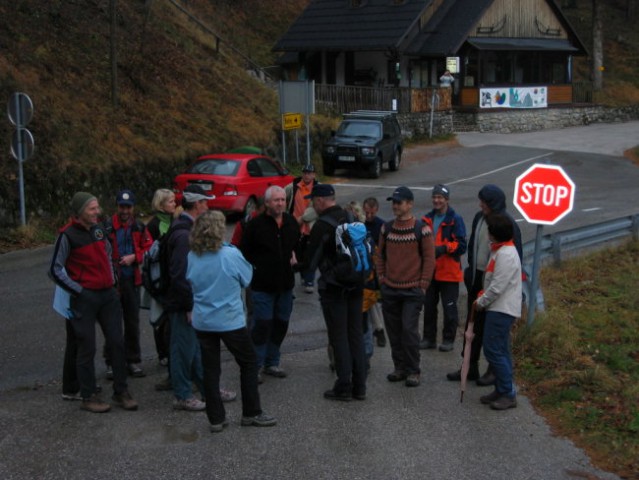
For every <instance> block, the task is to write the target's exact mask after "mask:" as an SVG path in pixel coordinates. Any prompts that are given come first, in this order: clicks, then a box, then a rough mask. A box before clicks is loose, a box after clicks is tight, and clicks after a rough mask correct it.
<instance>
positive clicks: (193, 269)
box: [186, 244, 253, 332]
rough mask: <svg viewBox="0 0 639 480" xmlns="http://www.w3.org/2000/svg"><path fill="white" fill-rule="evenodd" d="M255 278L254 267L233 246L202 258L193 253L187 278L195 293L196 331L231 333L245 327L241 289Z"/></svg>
mask: <svg viewBox="0 0 639 480" xmlns="http://www.w3.org/2000/svg"><path fill="white" fill-rule="evenodd" d="M252 276H253V267H252V266H251V264H250V263H248V262H247V261H246V259H245V258H244V257H243V256H242V253H241V252H240V251H239V250H238V249H237V248H235V247H234V246H232V245H229V244H224V245H223V246H222V248H221V249H220V250H219V251H217V252H205V253H204V254H202V255H197V254H195V253H194V252H190V253H189V254H188V267H187V271H186V278H187V280H188V281H189V283H190V284H191V288H192V290H193V316H192V317H191V320H192V325H193V328H195V329H196V330H203V331H207V332H228V331H232V330H237V329H239V328H242V327H244V326H245V325H246V321H245V318H244V303H243V302H242V288H243V287H247V286H248V285H249V284H250V283H251V277H252Z"/></svg>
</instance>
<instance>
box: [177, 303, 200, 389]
mask: <svg viewBox="0 0 639 480" xmlns="http://www.w3.org/2000/svg"><path fill="white" fill-rule="evenodd" d="M169 321H170V322H171V340H170V344H171V355H170V356H171V362H170V366H169V371H170V374H171V384H172V385H173V394H174V395H175V398H177V399H178V400H187V399H189V398H191V397H192V396H193V392H192V390H191V382H194V383H195V385H196V386H197V388H198V390H199V391H200V393H202V394H203V393H204V387H203V385H202V376H203V374H202V354H201V352H200V344H199V342H198V341H197V337H196V335H195V330H194V329H193V327H192V326H191V325H189V323H187V319H186V312H170V313H169Z"/></svg>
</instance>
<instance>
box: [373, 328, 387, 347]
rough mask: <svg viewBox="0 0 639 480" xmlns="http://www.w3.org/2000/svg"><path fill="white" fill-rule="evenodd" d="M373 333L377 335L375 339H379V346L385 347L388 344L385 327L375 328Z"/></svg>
mask: <svg viewBox="0 0 639 480" xmlns="http://www.w3.org/2000/svg"><path fill="white" fill-rule="evenodd" d="M373 335H374V336H375V339H376V340H377V346H378V347H385V346H386V335H384V329H383V328H379V329H377V330H375V331H374V332H373Z"/></svg>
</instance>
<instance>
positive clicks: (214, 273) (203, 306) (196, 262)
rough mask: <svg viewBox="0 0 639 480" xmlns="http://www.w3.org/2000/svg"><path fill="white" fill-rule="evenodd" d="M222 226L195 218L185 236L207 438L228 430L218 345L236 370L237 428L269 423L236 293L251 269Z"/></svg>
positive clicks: (212, 216)
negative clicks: (239, 414)
mask: <svg viewBox="0 0 639 480" xmlns="http://www.w3.org/2000/svg"><path fill="white" fill-rule="evenodd" d="M225 231H226V220H225V218H224V215H223V214H222V213H221V212H218V211H208V212H205V213H203V214H202V215H200V216H199V217H198V218H197V220H196V221H195V225H194V226H193V230H192V231H191V236H190V241H191V251H190V253H189V255H188V267H187V272H186V278H187V280H188V281H189V282H190V283H191V287H192V290H193V311H192V312H191V315H190V318H191V324H192V325H193V328H194V329H195V331H196V334H197V338H198V341H199V342H200V347H201V350H202V365H203V369H204V394H205V397H206V415H207V417H208V419H209V422H210V423H211V431H212V432H220V431H222V430H223V428H224V427H225V426H226V425H227V424H228V421H227V419H226V411H225V409H224V405H223V404H222V399H221V398H220V340H222V341H223V342H224V345H226V347H227V348H228V350H229V351H230V352H231V353H232V354H233V356H234V357H235V361H236V362H237V364H238V365H239V367H240V384H241V391H242V420H241V425H244V426H249V425H253V426H259V427H267V426H271V425H275V423H276V420H275V418H273V417H271V416H270V415H267V414H265V413H264V412H262V408H261V405H260V395H259V392H258V386H257V358H256V356H255V350H254V349H253V344H252V343H251V338H250V335H249V333H248V330H247V328H246V323H245V318H244V307H243V305H242V297H241V291H242V288H243V287H246V286H248V285H249V283H250V282H251V278H252V276H253V267H251V265H250V264H249V263H248V262H247V261H246V260H245V259H244V257H243V256H242V253H241V252H240V251H239V250H238V249H237V248H235V247H233V246H232V245H229V244H227V243H224V234H225Z"/></svg>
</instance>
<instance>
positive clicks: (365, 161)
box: [322, 110, 403, 178]
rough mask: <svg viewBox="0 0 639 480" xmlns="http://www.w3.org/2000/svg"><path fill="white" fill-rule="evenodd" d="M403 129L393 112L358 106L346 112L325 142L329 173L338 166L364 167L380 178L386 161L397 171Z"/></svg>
mask: <svg viewBox="0 0 639 480" xmlns="http://www.w3.org/2000/svg"><path fill="white" fill-rule="evenodd" d="M402 151H403V143H402V132H401V128H400V126H399V123H398V122H397V117H396V116H395V114H394V113H393V112H384V111H372V110H358V111H355V112H352V113H347V114H345V115H344V120H342V123H341V124H340V126H339V128H338V129H337V132H335V133H334V134H333V137H332V138H331V139H330V140H329V141H328V142H326V143H325V144H324V147H323V149H322V161H323V166H324V174H325V175H333V174H334V173H335V170H336V169H338V168H347V169H349V170H354V169H359V170H364V171H365V172H367V173H368V175H369V176H370V177H372V178H379V176H380V175H381V173H382V169H383V166H384V164H387V165H388V169H389V170H391V171H395V170H397V169H398V168H399V164H400V163H401V160H402Z"/></svg>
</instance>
